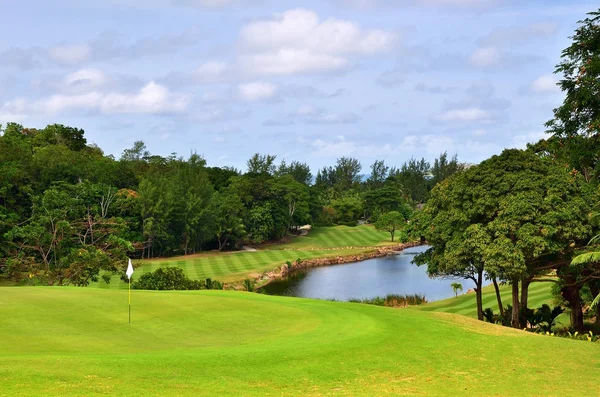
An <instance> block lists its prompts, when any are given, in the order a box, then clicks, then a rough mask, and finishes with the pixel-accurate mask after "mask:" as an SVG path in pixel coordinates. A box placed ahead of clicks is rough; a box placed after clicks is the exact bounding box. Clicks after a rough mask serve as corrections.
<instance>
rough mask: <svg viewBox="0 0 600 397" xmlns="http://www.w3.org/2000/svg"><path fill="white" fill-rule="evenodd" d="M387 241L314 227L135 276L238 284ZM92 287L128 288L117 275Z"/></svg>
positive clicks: (160, 263) (151, 264)
mask: <svg viewBox="0 0 600 397" xmlns="http://www.w3.org/2000/svg"><path fill="white" fill-rule="evenodd" d="M389 240H390V238H389V234H388V233H384V232H380V231H378V230H377V229H375V227H373V226H366V225H364V226H356V227H348V226H336V227H323V228H315V229H314V230H311V231H310V233H309V234H308V235H307V236H301V237H295V238H294V239H293V240H292V242H290V243H287V244H277V245H269V246H265V247H262V248H260V249H259V250H258V251H256V252H248V251H241V252H240V251H238V252H208V253H202V254H198V255H189V256H181V257H175V258H168V259H153V260H143V261H140V262H141V264H142V266H141V267H140V268H139V269H136V273H135V276H134V277H139V276H141V275H142V274H144V273H147V272H151V271H153V270H156V269H157V268H159V267H164V266H179V267H181V268H182V269H184V271H185V272H186V274H187V276H188V277H189V278H191V279H193V280H204V279H206V278H212V279H215V280H219V281H225V282H231V281H240V280H243V279H244V278H246V277H247V276H248V275H249V274H252V273H262V272H264V271H267V270H272V269H274V268H276V267H277V266H280V265H282V264H284V263H285V262H286V261H295V260H296V259H298V258H300V259H302V260H305V259H313V258H326V257H331V256H343V255H352V254H357V253H360V252H365V251H368V250H369V248H372V247H374V246H380V245H385V244H391V241H389ZM95 286H98V287H100V288H107V289H124V288H127V285H126V284H125V283H123V282H122V281H121V280H120V279H119V277H118V276H113V277H112V279H111V282H110V284H106V283H105V282H103V281H101V282H99V283H97V284H95Z"/></svg>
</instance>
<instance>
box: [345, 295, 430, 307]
mask: <svg viewBox="0 0 600 397" xmlns="http://www.w3.org/2000/svg"><path fill="white" fill-rule="evenodd" d="M349 302H354V303H364V304H367V305H375V306H387V307H406V306H418V305H422V304H424V303H427V299H425V295H418V294H414V295H396V294H389V295H387V296H386V297H385V298H382V297H380V296H377V297H375V298H371V299H350V300H349Z"/></svg>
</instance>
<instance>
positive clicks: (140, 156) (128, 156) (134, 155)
mask: <svg viewBox="0 0 600 397" xmlns="http://www.w3.org/2000/svg"><path fill="white" fill-rule="evenodd" d="M148 157H150V152H149V151H148V150H147V148H146V144H145V143H144V142H143V141H135V142H134V143H133V146H132V147H131V148H130V149H125V150H123V154H122V155H121V160H123V161H142V160H145V159H146V158H148Z"/></svg>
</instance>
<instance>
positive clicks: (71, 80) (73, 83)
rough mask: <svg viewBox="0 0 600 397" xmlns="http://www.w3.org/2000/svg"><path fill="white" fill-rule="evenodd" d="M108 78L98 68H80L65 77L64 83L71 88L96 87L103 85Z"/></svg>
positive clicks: (86, 88)
mask: <svg viewBox="0 0 600 397" xmlns="http://www.w3.org/2000/svg"><path fill="white" fill-rule="evenodd" d="M107 82H108V78H107V77H106V75H105V74H104V72H102V71H101V70H98V69H91V68H88V69H80V70H78V71H76V72H73V73H71V74H69V75H67V77H65V80H64V85H65V86H66V87H68V88H72V89H85V90H88V89H97V88H100V87H102V86H104V85H105V84H106V83H107Z"/></svg>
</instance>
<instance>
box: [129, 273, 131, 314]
mask: <svg viewBox="0 0 600 397" xmlns="http://www.w3.org/2000/svg"><path fill="white" fill-rule="evenodd" d="M129 324H131V277H129Z"/></svg>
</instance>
